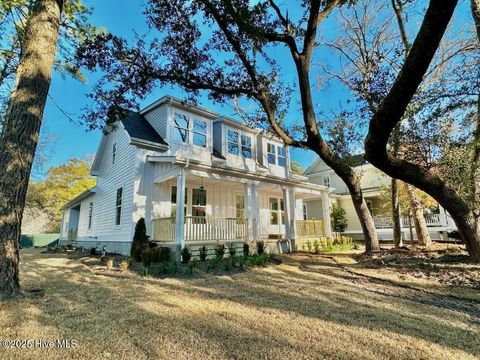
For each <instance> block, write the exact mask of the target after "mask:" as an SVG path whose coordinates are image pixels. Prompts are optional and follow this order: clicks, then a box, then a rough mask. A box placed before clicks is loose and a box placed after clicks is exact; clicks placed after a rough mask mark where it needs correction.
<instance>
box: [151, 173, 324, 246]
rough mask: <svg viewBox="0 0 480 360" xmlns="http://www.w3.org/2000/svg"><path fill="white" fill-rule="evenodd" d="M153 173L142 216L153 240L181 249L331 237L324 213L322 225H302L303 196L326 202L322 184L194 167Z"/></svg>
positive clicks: (305, 198) (304, 198)
mask: <svg viewBox="0 0 480 360" xmlns="http://www.w3.org/2000/svg"><path fill="white" fill-rule="evenodd" d="M165 170H166V171H165ZM153 172H154V173H153V186H152V190H151V193H150V194H149V196H147V199H146V216H145V218H146V221H147V231H148V233H149V234H150V236H151V240H152V241H155V242H159V243H163V244H165V245H177V246H180V247H181V248H183V247H184V246H186V245H203V244H205V245H208V244H214V243H230V242H235V243H238V242H251V241H259V240H264V241H266V242H276V243H278V242H280V241H289V240H292V239H296V238H297V237H300V236H305V235H307V234H310V233H311V234H312V235H318V236H330V225H329V224H330V221H329V218H328V217H327V218H326V219H319V221H321V222H322V223H321V225H320V226H319V224H320V223H319V222H317V223H316V227H314V228H312V227H311V225H310V224H311V223H308V224H307V223H305V224H304V221H305V220H304V216H305V214H304V206H303V202H304V201H305V200H309V199H321V200H323V201H325V202H328V191H327V190H324V189H323V188H322V187H318V186H315V185H314V186H311V185H310V184H305V186H304V187H301V186H298V185H297V184H295V183H293V182H291V181H288V180H287V181H286V180H283V179H275V178H270V179H268V180H267V179H258V177H256V178H255V177H252V176H251V175H247V174H242V175H243V177H240V176H232V175H231V174H228V171H226V170H223V169H222V170H219V169H217V171H211V170H210V171H204V170H200V169H198V168H195V167H194V166H189V167H180V166H171V167H170V168H168V169H165V167H163V171H161V173H160V171H158V173H159V175H157V176H155V169H154V170H153ZM148 197H150V199H151V200H150V201H148ZM149 215H150V216H149Z"/></svg>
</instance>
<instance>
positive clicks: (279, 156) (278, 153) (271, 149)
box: [267, 143, 287, 167]
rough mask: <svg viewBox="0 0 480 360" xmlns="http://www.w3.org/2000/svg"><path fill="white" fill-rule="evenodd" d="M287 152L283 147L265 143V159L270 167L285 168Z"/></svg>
mask: <svg viewBox="0 0 480 360" xmlns="http://www.w3.org/2000/svg"><path fill="white" fill-rule="evenodd" d="M286 154H287V150H286V149H285V148H284V147H283V146H278V145H275V144H272V143H267V159H268V163H269V164H271V165H278V166H282V167H285V166H287V156H286Z"/></svg>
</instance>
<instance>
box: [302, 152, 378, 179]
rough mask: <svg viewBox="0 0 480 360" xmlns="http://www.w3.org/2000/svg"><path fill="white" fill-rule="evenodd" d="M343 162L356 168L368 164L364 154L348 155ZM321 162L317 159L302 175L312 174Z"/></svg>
mask: <svg viewBox="0 0 480 360" xmlns="http://www.w3.org/2000/svg"><path fill="white" fill-rule="evenodd" d="M344 160H345V162H346V163H347V164H348V165H349V166H351V167H358V166H362V165H365V164H368V161H367V160H365V154H363V153H362V154H357V155H350V156H348V157H345V159H344ZM321 162H322V159H321V158H320V157H318V158H317V159H316V160H315V161H314V162H313V164H312V165H310V166H309V167H308V168H307V169H306V170H305V171H304V172H303V174H304V175H310V174H312V173H313V170H314V169H315V168H316V167H317V165H319V164H320V163H321ZM322 171H325V170H322Z"/></svg>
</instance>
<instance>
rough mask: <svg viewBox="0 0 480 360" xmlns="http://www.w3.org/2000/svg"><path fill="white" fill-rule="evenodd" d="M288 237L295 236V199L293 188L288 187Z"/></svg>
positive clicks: (294, 237)
mask: <svg viewBox="0 0 480 360" xmlns="http://www.w3.org/2000/svg"><path fill="white" fill-rule="evenodd" d="M289 195H290V239H296V238H297V201H296V199H295V189H290V191H289Z"/></svg>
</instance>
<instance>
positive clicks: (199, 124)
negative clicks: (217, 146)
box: [193, 119, 207, 147]
mask: <svg viewBox="0 0 480 360" xmlns="http://www.w3.org/2000/svg"><path fill="white" fill-rule="evenodd" d="M193 145H197V146H201V147H207V123H206V122H205V121H202V120H198V119H194V120H193Z"/></svg>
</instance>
